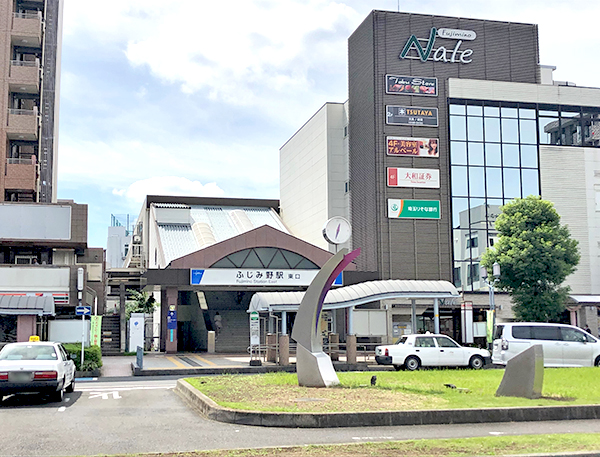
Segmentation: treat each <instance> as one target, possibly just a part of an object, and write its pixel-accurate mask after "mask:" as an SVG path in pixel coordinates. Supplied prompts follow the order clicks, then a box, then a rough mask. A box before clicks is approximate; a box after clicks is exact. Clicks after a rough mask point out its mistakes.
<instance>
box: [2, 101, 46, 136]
mask: <svg viewBox="0 0 600 457" xmlns="http://www.w3.org/2000/svg"><path fill="white" fill-rule="evenodd" d="M38 125H39V116H38V110H37V107H34V109H32V110H29V109H9V110H8V128H7V129H6V136H7V137H8V139H9V140H26V141H37V139H38Z"/></svg>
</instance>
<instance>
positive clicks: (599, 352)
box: [492, 322, 600, 367]
mask: <svg viewBox="0 0 600 457" xmlns="http://www.w3.org/2000/svg"><path fill="white" fill-rule="evenodd" d="M534 344H541V345H542V347H543V348H544V366H545V367H591V366H600V340H598V339H597V338H596V337H594V336H592V335H590V334H589V333H587V332H584V331H583V330H581V329H580V328H578V327H574V326H573V325H565V324H545V323H538V322H509V323H504V324H498V325H496V329H495V332H494V343H493V348H492V363H494V364H498V365H506V362H508V361H509V360H510V359H512V358H513V357H514V356H516V355H517V354H518V353H520V352H522V351H524V350H525V349H527V348H528V347H530V346H532V345H534Z"/></svg>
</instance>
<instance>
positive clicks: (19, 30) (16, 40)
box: [10, 12, 42, 48]
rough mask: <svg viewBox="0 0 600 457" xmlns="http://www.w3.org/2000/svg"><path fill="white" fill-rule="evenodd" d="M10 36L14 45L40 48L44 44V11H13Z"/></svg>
mask: <svg viewBox="0 0 600 457" xmlns="http://www.w3.org/2000/svg"><path fill="white" fill-rule="evenodd" d="M10 36H11V42H12V44H13V46H25V47H28V48H39V47H40V46H41V44H42V13H41V12H37V13H13V21H12V28H11V32H10Z"/></svg>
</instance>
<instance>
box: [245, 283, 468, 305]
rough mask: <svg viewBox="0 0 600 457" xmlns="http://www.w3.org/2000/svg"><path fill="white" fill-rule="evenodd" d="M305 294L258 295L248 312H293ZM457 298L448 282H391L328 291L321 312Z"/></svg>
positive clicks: (271, 293)
mask: <svg viewBox="0 0 600 457" xmlns="http://www.w3.org/2000/svg"><path fill="white" fill-rule="evenodd" d="M303 297H304V292H258V293H256V294H254V296H253V297H252V300H251V301H250V307H249V308H248V311H249V312H251V311H258V312H261V311H262V312H267V311H296V310H297V309H298V306H300V302H301V301H302V298H303ZM459 297H460V294H459V292H458V291H457V290H456V288H455V287H454V285H453V284H452V283H450V282H448V281H410V280H399V279H390V280H387V281H369V282H363V283H360V284H353V285H351V286H346V287H341V288H338V289H333V290H330V291H329V292H328V293H327V296H326V297H325V303H324V305H323V309H337V308H350V307H352V306H358V305H363V304H365V303H370V302H373V301H378V300H387V299H392V298H406V299H432V300H433V299H436V298H438V299H442V298H445V299H448V298H449V299H456V298H459Z"/></svg>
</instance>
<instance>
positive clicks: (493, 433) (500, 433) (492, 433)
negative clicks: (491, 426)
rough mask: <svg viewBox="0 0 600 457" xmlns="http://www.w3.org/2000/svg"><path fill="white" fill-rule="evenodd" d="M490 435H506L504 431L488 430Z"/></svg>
mask: <svg viewBox="0 0 600 457" xmlns="http://www.w3.org/2000/svg"><path fill="white" fill-rule="evenodd" d="M490 435H506V433H505V432H490Z"/></svg>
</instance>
